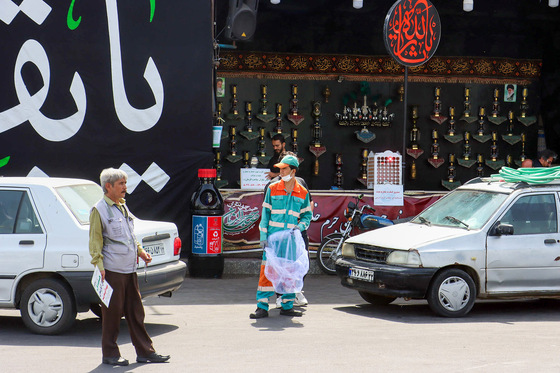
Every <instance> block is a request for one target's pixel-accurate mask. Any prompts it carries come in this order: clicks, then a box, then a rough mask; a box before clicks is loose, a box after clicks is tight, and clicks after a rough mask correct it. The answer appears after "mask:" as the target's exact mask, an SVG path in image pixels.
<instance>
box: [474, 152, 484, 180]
mask: <svg viewBox="0 0 560 373" xmlns="http://www.w3.org/2000/svg"><path fill="white" fill-rule="evenodd" d="M476 161H477V163H478V166H476V176H478V177H483V176H484V157H483V155H482V154H480V153H479V154H478V155H477V156H476Z"/></svg>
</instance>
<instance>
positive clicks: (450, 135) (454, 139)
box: [443, 106, 463, 144]
mask: <svg viewBox="0 0 560 373" xmlns="http://www.w3.org/2000/svg"><path fill="white" fill-rule="evenodd" d="M443 137H445V139H446V140H447V141H449V142H451V143H453V144H456V143H458V142H459V141H461V140H462V139H463V136H461V135H459V134H457V130H456V129H455V107H453V106H450V107H449V129H448V130H447V133H446V134H445V135H444V136H443Z"/></svg>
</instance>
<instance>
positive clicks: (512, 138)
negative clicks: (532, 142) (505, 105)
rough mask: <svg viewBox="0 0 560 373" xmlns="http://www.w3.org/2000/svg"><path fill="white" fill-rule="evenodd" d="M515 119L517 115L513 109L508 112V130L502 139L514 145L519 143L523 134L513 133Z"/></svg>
mask: <svg viewBox="0 0 560 373" xmlns="http://www.w3.org/2000/svg"><path fill="white" fill-rule="evenodd" d="M514 119H515V116H514V114H513V110H510V111H509V112H508V116H507V121H508V124H507V131H506V133H505V134H503V135H502V140H504V141H505V142H507V143H508V144H510V145H514V144H517V143H518V142H519V141H521V136H519V135H514V134H513V120H514Z"/></svg>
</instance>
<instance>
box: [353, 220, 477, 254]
mask: <svg viewBox="0 0 560 373" xmlns="http://www.w3.org/2000/svg"><path fill="white" fill-rule="evenodd" d="M472 233H473V231H469V230H467V229H463V228H460V227H440V226H427V225H425V224H415V223H401V224H395V225H392V226H389V227H385V228H379V229H375V230H372V231H369V232H366V233H362V234H360V235H357V236H354V237H351V238H349V239H348V241H347V242H348V243H354V244H366V245H374V246H380V247H387V248H393V249H400V250H409V249H421V248H422V247H423V246H426V245H429V244H433V243H435V242H438V241H442V240H447V239H450V238H457V237H462V236H466V235H469V234H472Z"/></svg>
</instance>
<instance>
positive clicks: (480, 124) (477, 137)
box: [473, 106, 492, 143]
mask: <svg viewBox="0 0 560 373" xmlns="http://www.w3.org/2000/svg"><path fill="white" fill-rule="evenodd" d="M485 114H486V112H485V109H484V106H481V107H480V108H478V130H477V132H476V135H474V136H473V138H474V139H475V140H476V141H478V142H481V143H485V142H486V141H488V140H490V138H491V137H492V136H491V135H487V134H485V133H484V116H485Z"/></svg>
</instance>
